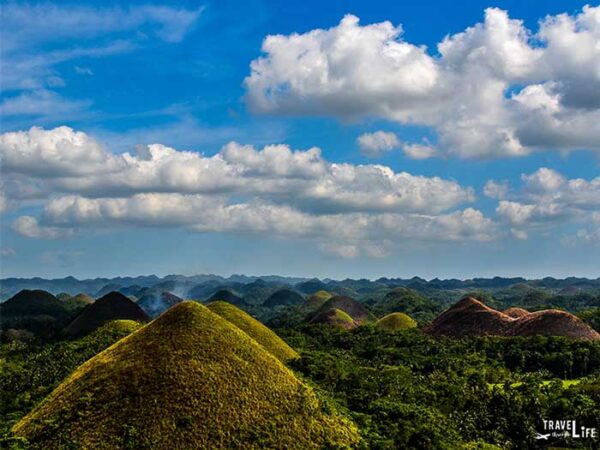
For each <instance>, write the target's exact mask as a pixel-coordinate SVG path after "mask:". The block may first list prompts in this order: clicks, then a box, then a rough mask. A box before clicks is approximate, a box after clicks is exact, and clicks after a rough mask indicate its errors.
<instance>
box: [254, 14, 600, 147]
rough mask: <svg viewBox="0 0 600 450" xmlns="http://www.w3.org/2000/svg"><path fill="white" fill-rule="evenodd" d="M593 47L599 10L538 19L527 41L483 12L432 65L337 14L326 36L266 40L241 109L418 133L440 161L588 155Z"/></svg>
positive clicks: (389, 37) (375, 28)
mask: <svg viewBox="0 0 600 450" xmlns="http://www.w3.org/2000/svg"><path fill="white" fill-rule="evenodd" d="M599 41H600V7H589V6H587V7H584V8H583V10H582V12H581V13H579V14H578V15H575V16H569V15H566V14H563V15H559V16H554V17H547V18H546V19H544V20H543V21H542V22H541V24H540V28H539V30H538V32H537V33H534V32H532V31H530V30H528V29H526V28H525V27H524V25H523V22H522V21H520V20H515V19H511V18H510V17H509V16H508V13H507V12H506V11H503V10H500V9H497V8H488V9H486V11H485V20H484V22H483V23H479V24H476V25H474V26H472V27H469V28H467V29H466V30H465V31H464V32H462V33H457V34H455V35H450V36H446V38H444V40H443V41H442V42H440V43H439V44H438V48H437V50H438V52H439V55H437V56H431V55H430V54H429V53H428V52H427V51H426V49H425V48H424V47H422V46H417V45H414V44H411V43H409V42H406V41H405V40H403V38H402V28H401V27H400V26H396V27H395V26H393V25H392V24H391V23H390V22H382V23H378V24H371V25H364V26H362V25H360V24H359V21H358V18H356V17H354V16H346V17H344V19H343V20H342V21H341V22H340V23H339V25H337V26H335V27H333V28H330V29H315V30H312V31H309V32H307V33H304V34H292V35H289V36H283V35H276V36H267V38H265V40H264V42H263V47H262V50H263V52H264V55H263V56H261V57H259V58H257V59H255V60H254V61H252V63H251V73H250V75H249V76H248V77H247V78H246V80H245V86H246V89H247V94H246V101H247V103H248V105H249V106H250V107H251V109H253V110H254V111H256V112H263V113H270V114H290V113H292V114H308V115H313V114H314V115H332V116H336V117H340V118H343V119H344V118H368V117H373V116H375V117H379V118H384V119H388V120H392V121H396V122H399V123H408V124H421V125H426V126H430V127H432V128H433V129H434V130H435V131H436V132H437V143H436V147H438V148H439V150H440V151H441V153H442V154H444V153H445V154H452V155H457V156H459V157H463V158H481V157H494V156H521V155H526V154H528V153H531V152H533V151H536V150H543V149H556V150H575V149H582V148H583V149H592V150H600V144H599V142H600V125H599V124H600V70H599V67H598V61H600V47H599V46H598V42H599ZM408 149H409V152H410V150H411V147H409V148H408ZM413 150H416V148H413ZM413 153H414V154H416V155H423V152H416V153H415V152H413ZM409 154H410V153H409Z"/></svg>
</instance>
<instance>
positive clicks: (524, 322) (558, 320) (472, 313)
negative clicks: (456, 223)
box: [425, 297, 600, 340]
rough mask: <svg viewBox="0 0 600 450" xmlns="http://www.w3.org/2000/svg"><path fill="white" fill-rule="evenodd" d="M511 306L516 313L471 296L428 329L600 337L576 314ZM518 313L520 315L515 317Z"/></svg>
mask: <svg viewBox="0 0 600 450" xmlns="http://www.w3.org/2000/svg"><path fill="white" fill-rule="evenodd" d="M511 309H512V311H511V310H507V312H508V313H510V314H512V316H511V315H509V314H506V313H503V312H500V311H496V310H495V309H492V308H490V307H489V306H486V305H484V304H483V303H481V302H480V301H479V300H475V299H474V298H472V297H467V298H464V299H462V300H461V301H459V302H458V303H456V304H455V305H454V306H452V307H451V308H449V309H448V310H446V311H445V312H443V313H442V314H440V315H439V316H438V317H437V318H436V319H435V320H434V321H433V322H432V323H431V325H429V326H428V327H426V328H425V332H427V333H429V334H431V335H434V336H450V337H463V336H538V335H539V336H565V337H569V338H572V339H579V340H600V334H598V333H597V332H596V331H594V330H593V329H592V328H591V327H589V326H588V325H587V324H585V323H584V322H583V321H582V320H581V319H579V318H578V317H576V316H574V315H573V314H570V313H567V312H564V311H558V310H552V309H551V310H545V311H538V312H535V313H529V312H527V311H526V310H522V309H521V308H511ZM515 310H516V311H515ZM523 312H525V313H526V314H523ZM518 314H520V316H518V317H515V316H516V315H518Z"/></svg>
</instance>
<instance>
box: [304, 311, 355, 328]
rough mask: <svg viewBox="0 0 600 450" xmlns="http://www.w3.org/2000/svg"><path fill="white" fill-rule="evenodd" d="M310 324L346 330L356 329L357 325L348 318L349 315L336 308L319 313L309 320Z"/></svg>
mask: <svg viewBox="0 0 600 450" xmlns="http://www.w3.org/2000/svg"><path fill="white" fill-rule="evenodd" d="M310 323H314V324H319V325H329V326H333V327H341V328H346V329H351V328H356V327H357V326H358V323H356V322H355V321H354V320H353V319H352V317H350V315H348V314H347V313H346V312H344V311H342V310H340V309H337V308H331V309H327V310H325V311H321V312H319V313H318V314H317V315H316V316H315V317H313V318H312V319H311V321H310Z"/></svg>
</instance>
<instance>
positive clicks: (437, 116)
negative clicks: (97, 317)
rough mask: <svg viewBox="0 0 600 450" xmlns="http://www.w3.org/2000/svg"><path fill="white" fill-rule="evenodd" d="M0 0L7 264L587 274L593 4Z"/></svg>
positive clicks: (74, 269) (593, 263) (593, 152)
mask: <svg viewBox="0 0 600 450" xmlns="http://www.w3.org/2000/svg"><path fill="white" fill-rule="evenodd" d="M2 5H3V16H2V28H3V30H4V32H3V34H4V36H3V42H4V44H3V49H2V58H3V60H4V61H3V62H4V64H3V67H2V73H1V75H2V77H1V80H2V93H1V97H0V102H1V103H0V114H2V133H3V135H2V138H3V140H2V142H1V143H0V152H1V153H0V157H1V158H2V162H3V169H2V171H3V182H2V183H3V184H2V186H1V187H2V189H3V197H2V200H3V201H2V205H1V206H2V207H3V213H2V223H1V225H2V233H1V240H2V242H1V245H0V246H1V248H2V255H1V257H0V258H1V259H0V262H1V271H2V276H3V277H8V276H45V277H60V276H66V275H74V276H78V277H94V276H116V275H136V274H149V273H156V274H158V275H164V274H168V273H182V274H192V273H219V274H224V275H226V274H231V273H246V274H271V273H272V274H281V275H297V276H318V277H331V278H344V277H347V276H348V277H369V278H374V277H379V276H402V277H410V276H414V275H419V276H423V277H426V278H433V277H440V278H444V277H459V278H469V277H473V276H494V275H514V276H528V277H541V276H546V275H552V276H558V277H560V276H569V275H578V276H590V277H596V276H598V275H599V274H600V271H599V269H600V262H599V261H600V178H598V177H599V175H600V174H599V170H598V169H599V159H598V155H599V151H600V145H599V144H598V142H600V125H599V124H600V121H599V119H600V94H598V93H599V92H600V69H599V68H598V61H599V60H600V59H599V56H600V55H598V51H599V50H598V42H599V39H600V38H599V36H600V9H598V8H596V7H595V6H594V5H591V6H589V7H587V8H586V7H584V6H585V5H586V2H577V1H552V2H494V3H489V2H479V1H465V2H461V4H460V7H457V6H456V3H455V2H443V1H428V2H379V1H369V2H359V1H356V2H342V1H337V2H312V1H308V2H297V3H295V4H290V2H274V1H271V2H268V1H267V2H259V1H251V2H239V1H220V2H170V3H168V4H167V3H164V4H160V3H135V4H134V5H131V4H127V3H107V2H86V3H85V5H84V6H82V5H81V3H79V4H76V3H72V2H51V3H48V2H45V3H33V2H32V3H22V2H19V3H14V2H3V3H2ZM489 7H494V8H496V9H493V10H488V13H486V12H485V10H486V8H489ZM349 14H351V15H353V16H356V17H358V18H359V19H360V22H355V21H353V19H348V20H347V19H344V17H348V16H347V15H349ZM549 16H550V17H551V18H550V19H548V17H549ZM342 19H344V20H345V22H344V23H345V25H342V24H341V21H342ZM515 19H516V20H520V21H522V22H517V21H515ZM386 21H389V22H390V24H389V25H385V24H384V23H385V22H386ZM540 21H544V22H543V24H542V25H540ZM478 24H479V25H478ZM398 26H401V27H402V30H401V31H400V29H399V28H394V27H398ZM319 30H320V31H319ZM394 30H395V31H394ZM465 30H467V31H465ZM469 30H470V31H469ZM294 33H297V35H294ZM270 35H279V36H280V37H279V38H276V39H274V40H272V42H273V43H272V46H271V47H269V48H268V49H267V48H266V47H265V48H263V50H261V47H262V45H263V41H264V40H265V38H267V36H270ZM447 36H448V39H446V41H444V39H445V37H447ZM441 42H445V44H442V45H441V47H438V44H440V43H441ZM423 46H425V47H426V49H425V48H424V47H423ZM569 46H572V47H569ZM403 52H406V54H405V53H403ZM563 52H564V53H563ZM594 52H595V53H594ZM565 55H566V56H565ZM259 58H262V61H263V62H262V63H260V64H261V65H260V69H259V70H256V69H252V68H251V64H254V67H255V66H256V64H259V61H260V60H259ZM324 61H325V63H324ZM324 64H326V66H327V69H323V67H324ZM325 75H326V76H325ZM245 80H246V81H245ZM340 86H342V87H341V88H340ZM32 127H40V129H39V130H38V131H37V132H36V133H31V132H30V130H31V129H32ZM60 127H68V128H60ZM377 132H380V133H379V134H377ZM361 135H366V137H367V138H365V140H364V142H366V144H363V145H361V144H360V143H359V140H358V138H359V137H360V136H361ZM232 141H233V142H235V143H237V144H235V147H228V148H229V150H228V151H225V150H223V149H224V148H225V147H226V146H227V145H229V143H231V142H232ZM149 144H162V145H164V146H167V147H170V148H172V149H173V150H172V152H171V153H168V155H167V153H165V152H167V151H165V150H157V151H156V152H155V153H152V152H150V151H149V150H147V149H146V150H144V149H145V146H147V145H149ZM274 144H284V145H286V146H287V147H286V148H283V147H282V148H279V147H277V148H274V149H273V150H272V151H271V152H267V151H263V150H262V149H263V147H265V146H270V145H274ZM244 146H252V148H249V147H244ZM313 147H318V148H319V149H320V154H319V155H318V156H314V155H312V154H311V153H307V151H308V150H309V149H311V148H313ZM98 148H101V150H98ZM186 151H190V152H192V153H193V154H196V155H199V156H198V159H194V158H193V157H192V158H191V159H190V157H188V156H186V155H187V153H186ZM293 151H296V153H294V152H293ZM125 152H128V153H129V154H130V156H131V157H132V158H133V159H134V162H133V163H132V162H131V160H127V159H126V158H125V159H123V158H122V155H123V153H125ZM107 155H109V156H107ZM110 155H116V157H115V158H111V157H110ZM148 155H152V156H148ZM165 155H166V156H165ZM214 155H217V156H214ZM311 155H312V156H311ZM211 157H212V158H213V159H211V160H210V161H208V159H209V158H211ZM214 158H217V159H218V161H216V162H215V160H214ZM311 158H312V159H311ZM166 160H168V162H164V161H166ZM148 161H150V163H151V164H150V163H149V164H145V162H148ZM190 161H191V162H190ZM217 163H218V164H217ZM207 164H208V166H206V165H207ZM213 164H214V167H213ZM205 166H206V167H209V168H208V169H206V168H205ZM382 166H385V167H386V168H388V169H381V167H382ZM203 170H205V172H203ZM219 170H223V172H222V174H221V172H219ZM386 171H387V172H386ZM390 171H391V172H390ZM267 173H268V175H265V174H267ZM390 173H391V175H390ZM403 173H406V174H408V175H407V176H406V177H405V176H403V175H401V174H403ZM94 174H95V175H96V176H93V175H94ZM220 174H221V175H220ZM232 174H235V177H237V178H235V177H234V175H232ZM211 175H214V178H215V180H212V181H211V182H210V183H212V184H210V183H209V182H208V181H206V182H205V181H204V180H206V179H210V178H211ZM229 176H232V177H233V178H232V179H231V180H229V178H227V177H229ZM136 177H139V180H138V179H137V178H136ZM145 177H148V178H145ZM151 177H156V179H153V180H149V178H151ZM132 180H133V181H132ZM261 180H262V181H261ZM208 184H210V186H209V185H208ZM486 186H487V187H486ZM449 192H453V194H449Z"/></svg>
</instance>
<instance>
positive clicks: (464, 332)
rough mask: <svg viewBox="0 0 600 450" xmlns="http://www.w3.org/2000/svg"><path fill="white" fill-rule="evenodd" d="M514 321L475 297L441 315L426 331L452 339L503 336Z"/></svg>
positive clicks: (467, 298) (463, 301)
mask: <svg viewBox="0 0 600 450" xmlns="http://www.w3.org/2000/svg"><path fill="white" fill-rule="evenodd" d="M513 320H515V319H513V318H512V317H510V316H508V315H506V314H504V313H501V312H500V311H496V310H495V309H492V308H490V307H489V306H486V305H484V304H483V303H481V302H480V301H479V300H476V299H474V298H473V297H466V298H463V299H462V300H461V301H459V302H458V303H456V304H455V305H454V306H452V307H451V308H449V309H448V310H446V311H445V312H443V313H442V314H440V315H439V316H438V317H437V318H436V319H435V320H434V321H433V322H432V323H431V325H429V326H428V327H426V328H425V331H426V332H427V333H429V334H432V335H434V336H451V337H462V336H488V335H489V336H494V335H503V334H505V333H506V329H507V328H508V326H509V324H510V323H511V322H512V321H513Z"/></svg>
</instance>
